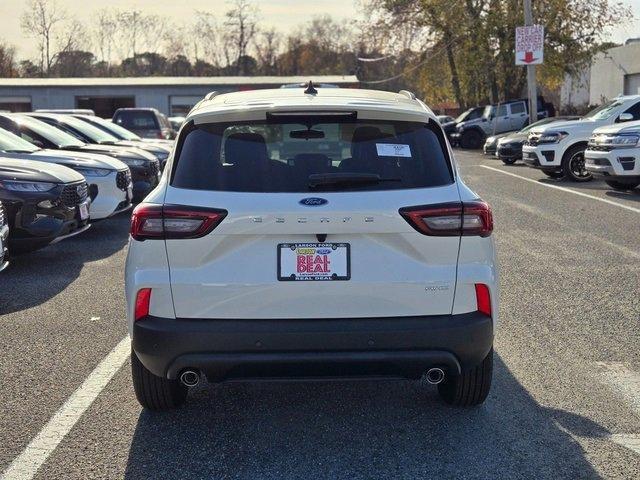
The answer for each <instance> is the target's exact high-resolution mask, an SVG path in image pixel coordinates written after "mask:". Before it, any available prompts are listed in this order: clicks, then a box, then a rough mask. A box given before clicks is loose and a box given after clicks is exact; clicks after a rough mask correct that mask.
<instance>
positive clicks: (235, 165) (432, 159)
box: [172, 117, 453, 192]
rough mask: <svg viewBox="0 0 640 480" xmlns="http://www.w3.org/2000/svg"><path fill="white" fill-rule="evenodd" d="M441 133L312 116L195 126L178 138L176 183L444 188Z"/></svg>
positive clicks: (277, 188) (244, 187) (251, 188)
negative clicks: (289, 121) (280, 120)
mask: <svg viewBox="0 0 640 480" xmlns="http://www.w3.org/2000/svg"><path fill="white" fill-rule="evenodd" d="M438 130H439V129H438ZM438 130H437V129H436V128H434V127H433V125H427V124H422V123H409V122H381V121H380V122H377V121H364V120H363V121H360V120H359V121H354V120H353V119H351V120H350V121H346V122H344V123H342V122H340V121H335V120H331V121H329V120H328V119H323V120H322V121H316V120H315V119H314V118H313V117H309V120H308V121H304V120H300V121H299V122H298V121H295V122H294V123H288V122H282V123H280V122H257V123H241V124H202V125H196V126H192V127H191V128H190V129H188V130H187V131H186V133H184V134H183V137H184V138H181V139H180V140H179V144H181V147H179V148H180V150H179V152H178V153H177V155H176V158H177V163H176V166H175V170H174V174H173V179H172V185H173V186H175V187H178V188H188V189H199V190H217V191H238V192H309V191H313V190H357V191H361V190H389V189H406V188H424V187H434V186H441V185H446V184H449V183H451V182H452V181H453V177H452V172H451V168H450V163H449V161H448V159H447V156H446V153H445V152H446V146H445V141H444V139H443V138H442V136H441V135H442V134H441V133H440V134H439V133H438Z"/></svg>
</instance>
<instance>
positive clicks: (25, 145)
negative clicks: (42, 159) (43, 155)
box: [0, 128, 40, 152]
mask: <svg viewBox="0 0 640 480" xmlns="http://www.w3.org/2000/svg"><path fill="white" fill-rule="evenodd" d="M38 150H40V149H39V148H38V147H36V146H35V145H32V144H31V143H29V142H27V141H26V140H23V139H22V138H20V137H18V136H17V135H14V134H13V133H11V132H7V131H6V130H3V129H1V128H0V151H3V152H36V151H38Z"/></svg>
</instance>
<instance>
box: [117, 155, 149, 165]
mask: <svg viewBox="0 0 640 480" xmlns="http://www.w3.org/2000/svg"><path fill="white" fill-rule="evenodd" d="M118 160H120V161H121V162H124V163H126V164H127V165H129V166H130V167H144V166H145V165H146V164H147V160H144V159H142V158H131V157H120V158H118Z"/></svg>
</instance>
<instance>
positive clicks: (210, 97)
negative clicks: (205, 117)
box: [204, 90, 220, 100]
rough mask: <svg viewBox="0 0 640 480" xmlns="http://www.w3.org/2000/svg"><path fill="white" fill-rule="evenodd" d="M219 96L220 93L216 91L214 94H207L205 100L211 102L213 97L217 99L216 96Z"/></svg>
mask: <svg viewBox="0 0 640 480" xmlns="http://www.w3.org/2000/svg"><path fill="white" fill-rule="evenodd" d="M217 95H220V92H217V91H215V90H214V91H213V92H209V93H207V94H206V95H205V96H204V99H205V100H211V99H212V98H213V97H215V96H217Z"/></svg>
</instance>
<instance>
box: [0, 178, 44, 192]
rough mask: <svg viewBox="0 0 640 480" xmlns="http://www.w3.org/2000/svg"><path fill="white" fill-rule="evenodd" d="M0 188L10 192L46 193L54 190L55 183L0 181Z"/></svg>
mask: <svg viewBox="0 0 640 480" xmlns="http://www.w3.org/2000/svg"><path fill="white" fill-rule="evenodd" d="M0 186H2V187H3V188H6V189H7V190H11V191H12V192H48V191H49V190H52V189H54V188H55V186H56V184H55V183H49V182H21V181H19V180H2V181H1V182H0Z"/></svg>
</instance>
